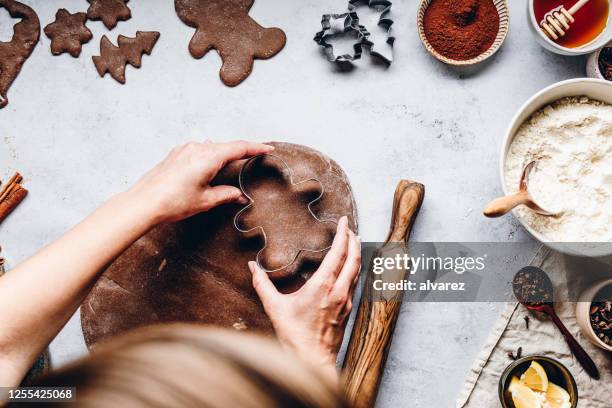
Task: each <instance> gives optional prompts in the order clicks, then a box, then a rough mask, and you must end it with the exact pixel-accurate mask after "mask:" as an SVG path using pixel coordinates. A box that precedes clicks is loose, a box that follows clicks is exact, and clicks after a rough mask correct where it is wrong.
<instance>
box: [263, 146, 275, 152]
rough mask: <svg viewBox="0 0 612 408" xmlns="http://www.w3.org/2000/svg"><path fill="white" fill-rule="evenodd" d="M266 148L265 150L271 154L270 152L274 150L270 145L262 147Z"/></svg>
mask: <svg viewBox="0 0 612 408" xmlns="http://www.w3.org/2000/svg"><path fill="white" fill-rule="evenodd" d="M264 146H266V150H267V151H269V152H271V151H272V150H274V146H270V145H264Z"/></svg>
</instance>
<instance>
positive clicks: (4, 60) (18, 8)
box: [0, 0, 40, 109]
mask: <svg viewBox="0 0 612 408" xmlns="http://www.w3.org/2000/svg"><path fill="white" fill-rule="evenodd" d="M0 8H5V9H6V10H7V11H8V12H9V14H10V15H11V17H13V18H20V19H21V21H20V22H18V23H17V24H15V26H14V27H13V38H11V41H9V42H0V109H2V108H4V107H5V106H6V105H8V102H9V101H8V96H7V93H8V90H9V88H10V87H11V85H12V84H13V81H15V78H17V75H19V72H20V71H21V67H23V64H24V63H25V62H26V60H27V59H28V58H29V57H30V55H32V51H34V47H36V44H37V43H38V39H39V38H40V21H39V20H38V16H37V15H36V13H35V12H34V10H32V9H31V8H30V7H28V6H26V5H25V4H22V3H19V2H18V1H15V0H0Z"/></svg>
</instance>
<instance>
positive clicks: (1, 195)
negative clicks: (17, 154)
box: [0, 172, 23, 202]
mask: <svg viewBox="0 0 612 408" xmlns="http://www.w3.org/2000/svg"><path fill="white" fill-rule="evenodd" d="M22 180H23V177H21V174H19V173H18V172H17V173H15V174H13V177H11V178H10V180H9V181H8V182H7V183H6V184H5V185H4V188H3V189H2V190H1V191H0V202H1V201H2V200H4V199H5V198H6V197H7V196H8V195H9V194H10V190H11V189H12V188H13V187H14V186H15V184H19V183H21V181H22Z"/></svg>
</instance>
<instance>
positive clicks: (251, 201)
mask: <svg viewBox="0 0 612 408" xmlns="http://www.w3.org/2000/svg"><path fill="white" fill-rule="evenodd" d="M263 157H272V158H274V159H275V160H278V161H279V162H280V163H281V165H282V167H283V168H284V169H285V170H287V174H288V175H289V183H290V185H291V186H292V187H294V186H299V185H302V184H305V183H309V182H315V183H317V184H319V185H320V186H321V192H320V194H319V195H318V196H317V197H315V198H314V199H313V200H311V201H310V202H309V203H308V212H309V213H310V215H311V216H312V217H313V218H314V219H315V220H316V221H317V222H320V223H330V224H334V225H336V224H337V222H336V221H334V220H324V219H321V218H319V217H318V216H317V215H316V214H315V213H314V211H313V209H312V206H313V204H315V203H316V202H317V201H319V200H320V199H321V197H323V194H325V187H324V186H323V183H321V181H320V180H319V179H317V178H314V177H313V178H309V179H306V180H301V181H299V182H297V183H295V182H294V181H293V171H292V170H291V168H290V167H289V165H288V164H287V162H286V161H285V160H284V159H282V158H281V157H279V156H277V155H274V154H262V155H258V156H254V157H251V158H250V159H248V160H247V161H246V162H245V163H244V165H243V166H242V168H241V169H240V173H239V174H238V186H239V188H240V190H241V191H242V194H244V196H245V197H247V198H248V199H249V204H247V206H246V207H244V208H242V209H241V210H240V211H238V212H237V213H236V215H235V216H234V227H235V228H236V230H238V231H239V232H241V233H243V234H249V233H251V232H253V231H256V230H259V231H261V234H262V236H263V239H264V245H263V247H262V248H261V249H260V250H259V251H258V252H257V255H256V257H255V262H257V265H258V266H259V267H260V268H261V269H263V270H264V271H266V272H267V273H268V274H269V275H271V277H274V276H275V275H282V274H278V272H280V271H282V270H284V269H286V268H288V267H289V266H291V265H292V264H293V263H295V261H296V260H297V259H298V257H299V256H300V255H301V254H302V253H304V252H308V253H321V252H325V251H327V250H328V249H330V248H331V244H330V245H329V246H327V247H325V248H322V249H311V248H295V254H294V256H293V258H292V259H291V261H290V262H288V263H287V264H286V265H283V266H281V267H279V268H275V269H271V270H270V269H266V268H265V267H264V266H263V265H262V263H261V259H260V258H261V254H262V253H263V251H264V250H265V249H266V247H267V246H268V236H267V235H266V231H265V229H264V227H262V226H256V227H253V228H249V229H244V228H241V227H240V223H239V219H240V217H241V216H242V214H244V213H245V212H246V211H248V210H249V209H250V208H251V207H253V205H255V200H254V199H253V198H252V197H251V196H250V195H249V194H248V193H247V192H246V189H245V188H244V182H243V176H244V173H245V172H246V171H247V168H248V167H249V165H251V163H253V162H254V161H256V160H260V159H262V158H263Z"/></svg>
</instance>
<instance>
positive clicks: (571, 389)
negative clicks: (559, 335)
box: [499, 356, 578, 408]
mask: <svg viewBox="0 0 612 408" xmlns="http://www.w3.org/2000/svg"><path fill="white" fill-rule="evenodd" d="M499 400H500V402H501V405H502V407H504V408H576V406H577V405H578V387H576V381H575V380H574V377H573V376H572V374H571V373H570V372H569V370H568V369H567V368H566V367H565V366H564V365H563V364H561V363H560V362H558V361H557V360H554V359H552V358H550V357H545V356H527V357H523V358H521V359H518V360H516V361H515V362H513V363H512V364H510V365H509V366H508V367H506V369H505V370H504V372H503V373H502V375H501V378H500V380H499Z"/></svg>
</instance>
